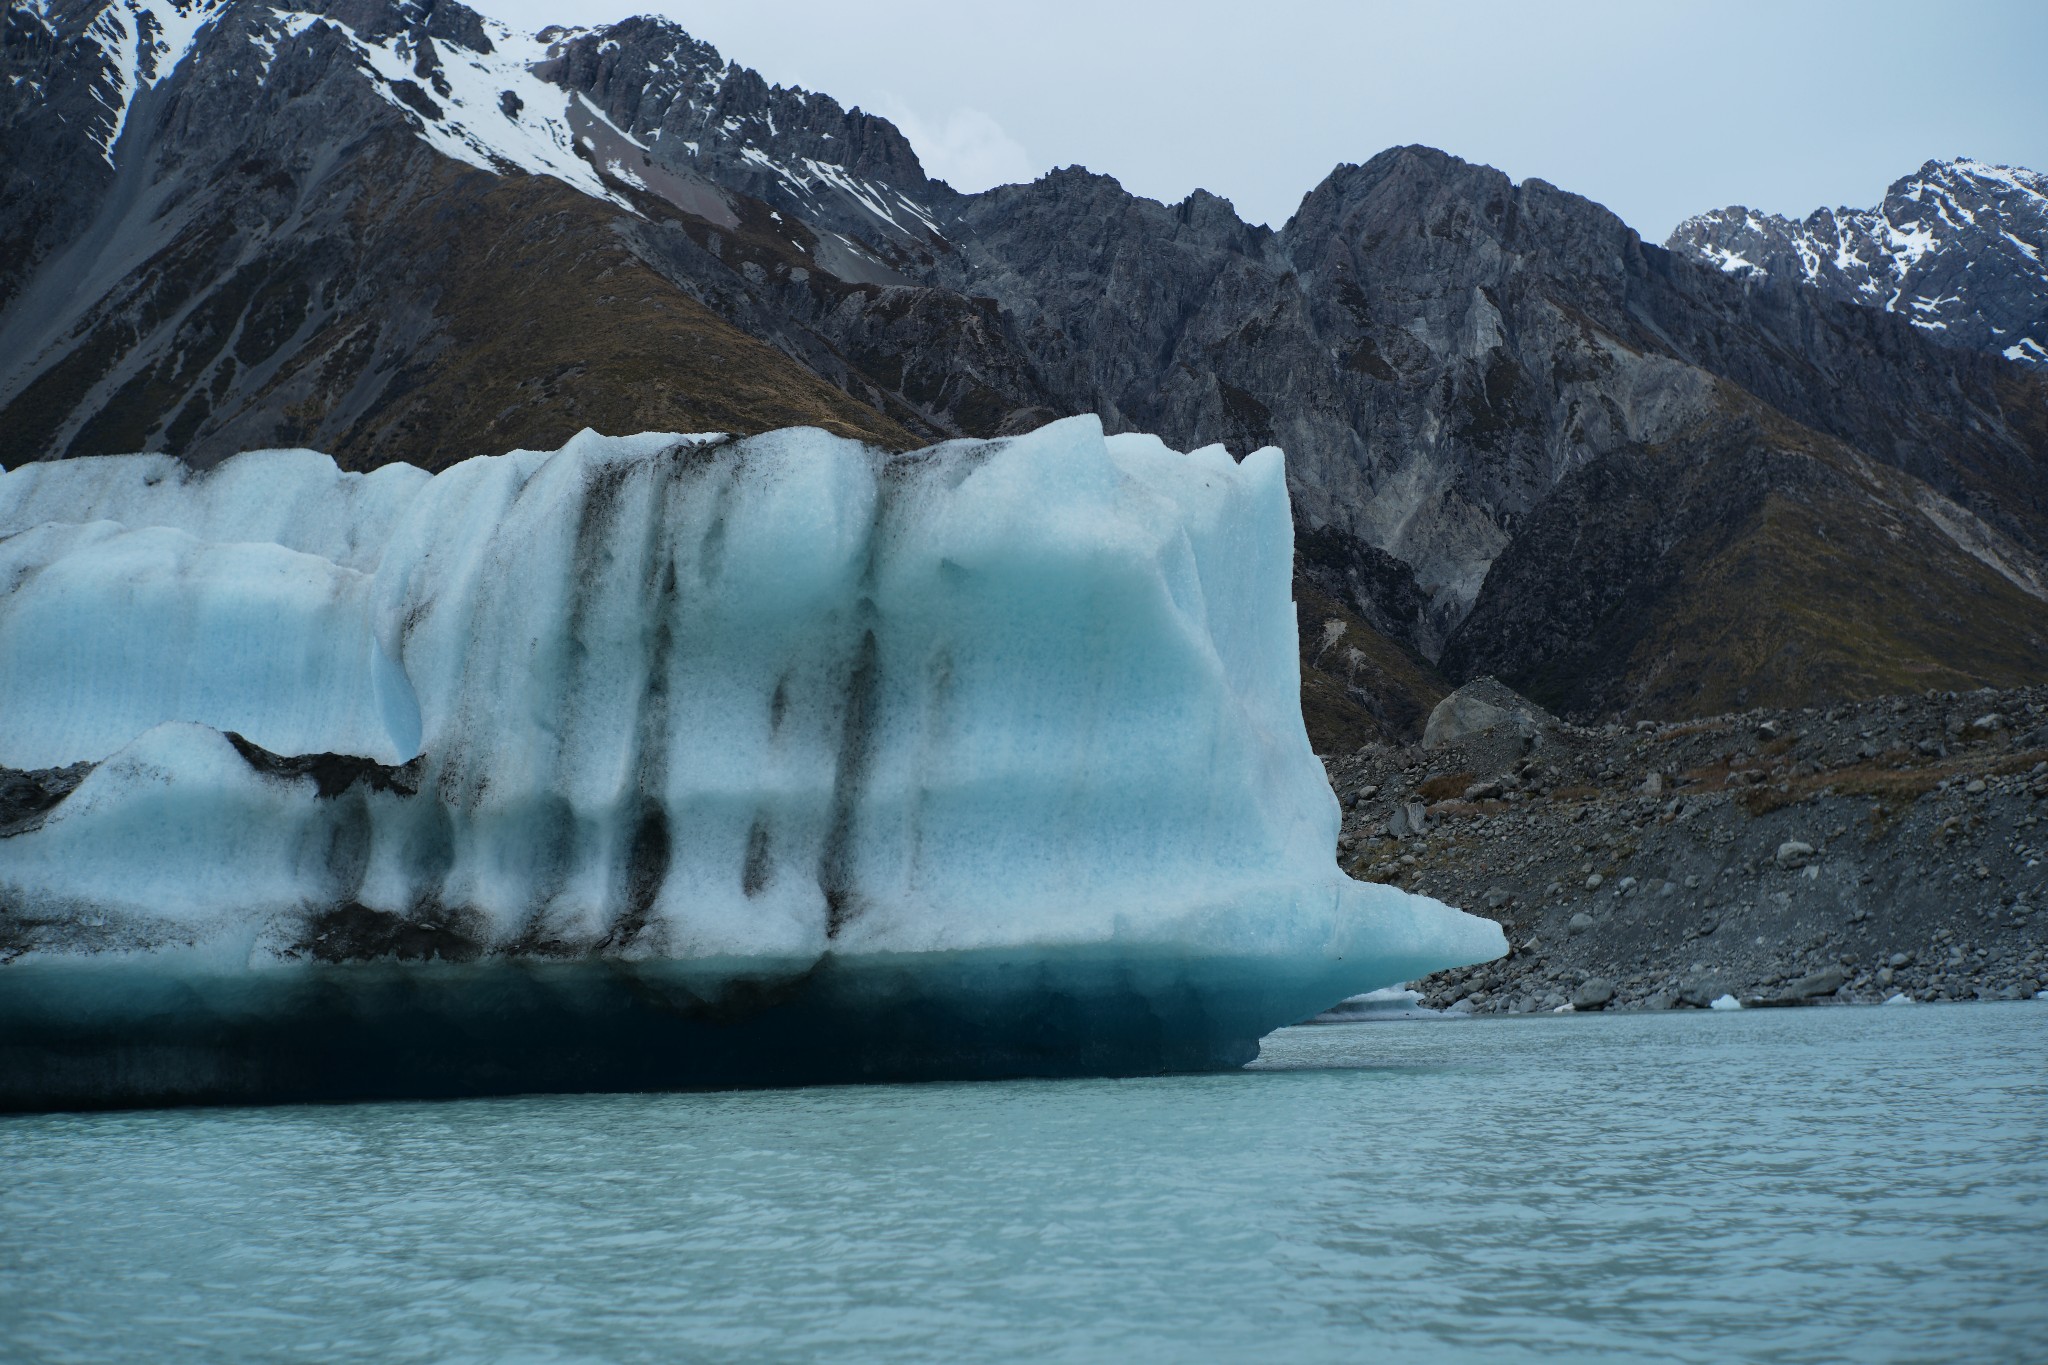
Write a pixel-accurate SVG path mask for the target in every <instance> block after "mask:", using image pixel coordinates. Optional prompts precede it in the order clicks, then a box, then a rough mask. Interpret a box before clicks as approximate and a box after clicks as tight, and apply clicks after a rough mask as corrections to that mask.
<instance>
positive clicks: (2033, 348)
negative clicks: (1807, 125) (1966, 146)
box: [1667, 157, 2048, 365]
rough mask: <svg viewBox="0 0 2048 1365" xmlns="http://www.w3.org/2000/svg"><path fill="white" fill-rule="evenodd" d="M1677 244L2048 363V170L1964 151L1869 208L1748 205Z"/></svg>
mask: <svg viewBox="0 0 2048 1365" xmlns="http://www.w3.org/2000/svg"><path fill="white" fill-rule="evenodd" d="M1667 245H1668V246H1669V247H1670V248H1671V250H1673V251H1677V252H1681V253H1683V254H1686V255H1689V256H1692V257H1694V258H1696V259H1698V260H1701V261H1704V262H1706V263H1707V264H1709V265H1712V266H1714V267H1715V268H1717V269H1719V270H1723V271H1725V272H1727V273H1728V274H1730V275H1734V276H1736V277H1738V278H1749V279H1764V278H1771V279H1787V280H1796V281H1799V282H1802V283H1805V284H1808V285H1811V286H1813V287H1814V288H1816V289H1819V290H1820V291H1822V292H1823V293H1825V294H1827V295H1828V296H1829V297H1831V298H1837V299H1842V300H1844V301H1846V302H1850V303H1861V304H1865V305H1868V306H1870V307H1874V308H1882V309H1884V310H1885V311H1886V312H1888V313H1897V314H1899V315H1900V316H1902V317H1904V318H1905V319H1906V320H1907V321H1908V322H1910V323H1912V324H1913V326H1915V327H1917V328H1919V329H1921V330H1922V331H1923V332H1925V333H1927V334H1928V335H1929V336H1930V337H1931V338H1932V339H1934V340H1936V341H1940V342H1942V343H1944V344H1946V345H1950V346H1967V347H1970V348H1971V349H1974V350H1979V351H1990V352H1993V353H1995V354H1998V355H2002V356H2004V357H2005V358H2006V359H2007V360H2016V361H2023V362H2026V363H2028V364H2036V365H2038V364H2048V175H2043V174H2041V173H2040V172H2039V171H2031V170H2028V169H2026V168H2025V167H2022V166H2000V165H1994V164H1992V163H1989V162H1984V161H1976V160H1973V159H1971V158H1968V157H1959V158H1956V159H1954V160H1950V161H1929V162H1927V163H1925V164H1924V165H1922V166H1921V167H1920V169H1919V170H1918V171H1916V172H1914V173H1913V174H1912V175H1908V176H1904V177H1901V178H1900V179H1898V180H1896V181H1894V182H1893V183H1892V185H1891V188H1890V189H1888V190H1887V191H1886V192H1885V196H1884V201H1883V202H1882V203H1880V204H1879V205H1878V206H1877V207H1875V208H1869V209H1849V208H1836V209H1816V210H1815V211H1814V212H1813V213H1811V214H1809V215H1807V216H1806V217H1805V218H1804V219H1801V220H1799V221H1797V222H1795V221H1793V220H1792V219H1790V218H1783V217H1780V216H1778V215H1776V214H1769V213H1758V212H1756V211H1754V210H1752V209H1747V208H1744V207H1742V206H1741V205H1739V204H1738V205H1735V206H1733V207H1730V208H1725V209H1716V210H1715V211H1713V212H1711V213H1702V214H1698V215H1696V216H1694V217H1691V218H1688V219H1686V220H1685V221H1684V222H1683V223H1680V224H1679V225H1678V227H1677V228H1676V229H1675V230H1674V231H1673V232H1672V234H1671V238H1670V241H1669V242H1668V243H1667Z"/></svg>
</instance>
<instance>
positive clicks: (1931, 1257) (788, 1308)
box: [0, 1002, 2048, 1361]
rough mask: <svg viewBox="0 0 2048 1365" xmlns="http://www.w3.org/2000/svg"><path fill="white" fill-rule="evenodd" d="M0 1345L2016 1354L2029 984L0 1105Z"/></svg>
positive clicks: (2027, 1248)
mask: <svg viewBox="0 0 2048 1365" xmlns="http://www.w3.org/2000/svg"><path fill="white" fill-rule="evenodd" d="M0 1172H4V1173H5V1179H4V1181H0V1357H4V1358H9V1359H13V1358H21V1359H31V1360H106V1359H152V1360H158V1359H171V1360H176V1359H189V1360H209V1361H211V1360H256V1359H263V1360H273V1359H309V1360H320V1361H327V1360H428V1359H431V1360H478V1361H498V1360H585V1359H589V1360H688V1359H733V1360H760V1359H821V1358H831V1359H836V1360H888V1361H904V1360H948V1361H952V1360H991V1359H1025V1358H1028V1359H1034V1360H1042V1359H1053V1360H1115V1361H1132V1360H1346V1361H1350V1360H1373V1359H1380V1358H1387V1357H1393V1356H1396V1355H1399V1354H1406V1353H1413V1354H1414V1355H1415V1356H1416V1358H1420V1359H1446V1358H1470V1357H1480V1356H1483V1357H1486V1358H1490V1359H1497V1358H1513V1357H1525V1356H1526V1357H1537V1356H1540V1357H1550V1358H1562V1359H1582V1358H1586V1357H1588V1356H1609V1357H1611V1356H1620V1355H1649V1356H1656V1357H1663V1358H1670V1359H1678V1360H1700V1361H1710V1360H1711V1361H1723V1360H1729V1359H1740V1358H1748V1359H1765V1360H1771V1359H1783V1360H1814V1359H1834V1358H1851V1357H1853V1358H1855V1359H1858V1360H1872V1359H1921V1360H1935V1359H1957V1358H1964V1359H1997V1360H2016V1359H2035V1360H2039V1359H2044V1358H2048V1005H2042V1004H2036V1003H2032V1002H2026V1003H2019V1004H2012V1005H1968V1006H1954V1007H1945V1008H1944V1007H1934V1006H1920V1007H1915V1008H1911V1009H1906V1008H1892V1009H1878V1008H1868V1009H1813V1010H1788V1011H1773V1012H1755V1013H1741V1014H1696V1013H1695V1014H1667V1015H1624V1016H1580V1017H1541V1018H1533V1019H1501V1020H1478V1021H1469V1022H1457V1023H1454V1022H1441V1023H1434V1022H1417V1023H1374V1024H1349V1025H1338V1026H1329V1027H1322V1028H1305V1029H1293V1030H1288V1031H1286V1032H1283V1033H1281V1034H1277V1035H1275V1036H1274V1037H1273V1038H1271V1039H1269V1040H1268V1041H1267V1046H1266V1050H1265V1055H1264V1056H1263V1057H1262V1059H1261V1060H1260V1062H1259V1063H1257V1064H1256V1066H1255V1068H1254V1069H1251V1070H1248V1071H1244V1072H1240V1073H1234V1074H1227V1075H1215V1076H1201V1077H1186V1078H1167V1079H1157V1080H1141V1081H1059V1082H1022V1083H1001V1084H973V1085H932V1086H902V1087H876V1088H841V1089H817V1090H794V1091H780V1092H756V1093H746V1094H718V1095H663V1096H611V1097H605V1096H599V1097H589V1096H580V1097H542V1098H532V1099H511V1100H478V1101H465V1102H460V1103H444V1104H382V1105H359V1106H348V1107H334V1108H286V1109H240V1110H213V1111H185V1112H156V1113H123V1114H101V1115H56V1116H39V1117H29V1118H13V1119H5V1120H0Z"/></svg>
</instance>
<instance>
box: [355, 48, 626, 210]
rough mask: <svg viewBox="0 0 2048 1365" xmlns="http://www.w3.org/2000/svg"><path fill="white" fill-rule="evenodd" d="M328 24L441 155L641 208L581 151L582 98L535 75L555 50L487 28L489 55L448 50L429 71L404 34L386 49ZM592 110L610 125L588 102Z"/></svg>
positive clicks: (496, 172)
mask: <svg viewBox="0 0 2048 1365" xmlns="http://www.w3.org/2000/svg"><path fill="white" fill-rule="evenodd" d="M319 22H322V23H326V24H330V25H332V26H333V27H334V28H336V29H338V30H340V32H341V33H343V34H344V35H345V36H346V37H347V38H348V41H349V43H350V45H351V46H353V47H354V48H355V50H356V51H357V53H358V54H360V55H361V57H362V58H363V61H364V64H365V65H366V67H367V68H368V69H369V71H370V72H371V73H372V74H373V75H374V76H375V77H376V82H377V92H378V94H380V95H382V96H383V97H384V98H385V99H386V100H388V101H390V103H391V104H392V105H393V106H394V107H396V108H398V109H400V110H401V111H403V112H404V113H405V114H406V115H407V116H408V117H409V118H410V119H411V120H413V122H414V123H415V125H416V126H417V128H418V129H419V134H420V137H421V138H422V139H423V140H424V141H425V142H426V143H427V145H428V146H430V147H432V148H433V149H434V150H435V151H438V152H440V153H442V154H443V155H445V156H450V157H453V158H454V159H455V160H457V161H463V162H467V163H468V164H469V165H472V166H475V167H477V168H479V169H481V170H486V171H490V172H491V173H492V174H494V175H502V174H504V173H505V172H506V171H507V170H516V171H523V172H525V173H527V174H529V175H551V176H553V177H555V178H556V179H557V180H560V181H562V182H563V183H565V184H567V185H570V186H572V187H573V188H575V189H578V190H581V191H583V193H585V194H588V195H590V196H592V197H593V198H597V199H604V200H607V201H609V202H611V203H614V204H617V205H619V206H620V207H621V208H625V209H628V210H630V209H631V208H632V204H631V203H630V202H629V201H628V200H627V199H626V198H625V197H624V196H623V195H621V194H620V193H619V192H618V191H617V190H615V189H613V188H612V187H611V186H610V185H607V184H606V183H605V180H604V177H603V176H602V175H600V174H599V173H598V171H597V169H596V167H595V166H594V165H593V164H592V162H591V161H590V160H589V159H587V158H586V157H585V156H584V155H582V154H581V153H580V152H579V150H578V148H579V143H578V139H577V137H576V134H575V132H574V130H573V129H572V127H571V126H570V104H571V102H572V101H575V100H579V99H581V96H572V95H569V94H568V93H566V92H565V91H563V90H562V89H561V88H560V87H559V86H554V85H550V84H548V83H547V82H546V81H543V80H541V79H540V78H538V77H537V76H535V75H534V74H533V71H532V68H533V67H534V66H535V65H537V64H538V63H540V62H542V61H544V60H546V58H547V44H545V43H543V42H541V41H540V40H538V39H536V38H531V37H528V36H526V35H524V34H520V33H518V32H516V31H514V30H513V29H511V28H510V27H508V26H506V25H505V24H502V23H499V22H497V21H496V20H492V19H486V20H484V30H485V32H486V33H487V34H488V36H489V37H490V40H491V48H492V50H491V51H490V52H473V51H470V50H469V49H467V48H464V47H459V46H457V45H455V44H453V43H439V44H436V45H435V46H434V57H435V58H438V60H437V61H433V62H432V64H431V65H429V64H427V63H423V62H421V60H420V57H421V53H420V52H419V50H418V49H417V48H416V47H415V46H414V44H413V42H412V41H411V39H410V38H409V37H408V36H407V35H405V34H396V35H393V36H392V37H390V38H387V39H384V40H382V41H377V40H372V39H368V38H365V37H363V36H362V35H361V34H358V33H356V32H355V31H354V30H352V29H350V28H348V27H347V26H345V25H343V24H340V23H336V22H335V21H333V20H331V19H322V20H320V21H319ZM423 81H424V82H426V84H423V83H422V82H423ZM584 110H585V112H587V113H588V114H589V115H590V116H591V117H594V118H596V119H599V120H601V121H602V120H603V119H604V116H603V115H602V114H601V113H599V112H597V111H596V110H595V109H593V108H590V106H589V104H588V102H587V101H585V102H584ZM619 136H620V137H621V138H625V134H624V133H619ZM626 140H627V141H629V142H630V141H631V139H630V138H627V139H626ZM634 145H635V146H638V145H639V144H637V143H635V144H634Z"/></svg>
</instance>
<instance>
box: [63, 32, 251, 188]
mask: <svg viewBox="0 0 2048 1365" xmlns="http://www.w3.org/2000/svg"><path fill="white" fill-rule="evenodd" d="M226 3H227V0H118V2H117V3H114V4H110V5H108V6H107V7H106V8H104V9H102V10H101V11H100V12H99V14H98V15H97V16H95V17H94V19H93V21H92V23H91V24H89V25H88V26H87V27H86V30H85V32H86V37H87V38H88V39H90V40H91V41H92V42H93V43H95V44H96V45H98V47H99V49H100V52H101V55H102V56H103V57H104V58H105V61H106V73H107V75H106V80H107V83H106V84H105V85H104V86H101V87H98V88H96V89H95V90H94V94H95V95H96V96H97V97H98V99H99V101H100V103H101V104H102V105H103V106H104V107H105V109H106V123H105V129H106V131H105V132H104V133H103V134H98V135H95V137H94V140H95V141H96V142H97V143H98V144H99V148H100V155H102V156H104V157H105V158H106V159H107V164H108V165H109V166H111V165H113V164H114V144H115V143H117V142H119V141H120V140H121V130H122V129H124V128H126V127H127V126H128V111H129V109H130V108H132V107H133V106H134V104H135V97H136V95H137V94H139V93H140V92H142V91H144V90H147V89H149V88H150V87H152V86H154V85H156V84H157V82H159V81H161V80H163V79H164V78H165V77H167V76H169V75H170V74H171V73H172V72H173V71H175V70H177V69H178V64H179V63H180V62H182V61H184V60H185V54H186V53H187V52H190V51H191V50H192V44H193V41H194V40H195V39H197V38H198V37H199V31H200V30H201V29H203V28H205V27H206V26H207V25H208V24H210V23H212V22H213V21H214V20H215V19H216V18H218V17H219V16H220V12H221V10H222V9H223V8H224V7H225V5H226ZM34 12H35V14H36V17H37V18H38V19H40V20H43V21H44V23H45V25H46V26H47V23H48V20H47V19H46V18H45V15H46V14H47V13H48V10H47V7H34Z"/></svg>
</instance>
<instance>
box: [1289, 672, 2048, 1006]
mask: <svg viewBox="0 0 2048 1365" xmlns="http://www.w3.org/2000/svg"><path fill="white" fill-rule="evenodd" d="M1327 763H1328V768H1329V772H1330V777H1331V782H1332V785H1333V786H1334V787H1335V789H1336V791H1337V794H1338V797H1339V800H1340V801H1341V802H1342V803H1343V806H1344V826H1343V833H1342V835H1341V837H1340V840H1339V845H1338V856H1339V858H1340V860H1341V861H1342V862H1343V864H1344V866H1345V867H1346V869H1347V870H1349V871H1350V872H1351V874H1352V875H1353V876H1355V877H1358V878H1360V879H1362V880H1370V881H1378V882H1386V883H1389V884H1393V885H1398V886H1400V887H1402V888H1404V889H1406V890H1410V891H1415V892H1419V893H1422V894H1425V895H1429V896H1433V897H1436V898H1437V899H1440V900H1442V901H1445V902H1446V903H1448V904H1451V905H1455V906H1460V907H1462V908H1465V909H1468V910H1470V911H1472V912H1473V913H1475V914H1484V915H1488V916H1490V917H1492V918H1494V919H1497V920H1499V921H1500V923H1501V925H1502V927H1503V928H1504V929H1505V930H1506V932H1507V935H1508V940H1509V943H1510V945H1511V947H1510V953H1509V955H1508V956H1507V957H1506V958H1504V959H1502V960H1500V961H1498V962H1493V963H1488V964H1485V965H1482V966H1477V967H1471V968H1465V969H1461V970H1457V971H1450V972H1443V973H1439V974H1437V975H1434V976H1431V977H1427V978H1425V979H1423V980H1422V981H1420V982H1417V983H1415V984H1416V988H1417V989H1418V990H1420V991H1421V992H1422V993H1423V997H1424V1001H1425V1003H1426V1004H1428V1005H1429V1006H1431V1007H1434V1008H1439V1009H1444V1008H1448V1009H1452V1010H1456V1011H1460V1012H1469V1013H1475V1014H1498V1013H1514V1014H1519V1013H1531V1012H1537V1011H1545V1010H1556V1009H1559V1008H1562V1007H1565V1006H1570V1007H1572V1008H1574V1009H1579V1010H1587V1009H1670V1008H1685V1007H1694V1008H1704V1007H1707V1006H1709V1005H1711V1004H1712V1003H1713V1002H1715V1001H1717V1000H1722V999H1723V998H1724V997H1729V998H1732V999H1733V1000H1734V1001H1736V1002H1740V1003H1742V1004H1744V1005H1746V1006H1749V1007H1757V1006H1772V1005H1801V1004H1818V1003H1876V1002H1880V1001H1885V1000H1888V999H1892V998H1895V997H1899V996H1904V997H1905V998H1907V999H1911V1000H1915V1001H1932V1000H1970V999H1994V1000H2009V999H2024V998H2027V997H2031V996H2033V995H2034V994H2035V993H2036V992H2037V991H2040V990H2043V989H2044V988H2048V908H2044V907H2048V831H2044V830H2042V829H2040V825H2041V822H2042V819H2043V817H2044V816H2048V687H2034V688H2025V689H2016V690H2006V691H1996V690H1991V689H1985V690H1982V691H1976V692H1965V693H1955V692H1930V693H1925V694H1920V695H1913V696H1902V697H1887V698H1882V699H1878V700H1873V701H1865V702H1858V703H1853V704H1848V705H1842V706H1837V707H1834V708H1809V709H1804V710H1789V711H1746V712H1739V713H1733V714H1728V715H1721V716H1713V717H1709V718H1705V719H1699V720H1689V721H1683V722H1673V723H1655V722H1641V723H1639V724H1637V725H1635V726H1633V727H1625V726H1621V725H1616V724H1609V725H1605V726H1597V727H1587V726H1577V725H1571V724H1566V723H1564V722H1561V721H1559V720H1557V719H1555V718H1554V717H1551V716H1549V715H1547V714H1545V713H1544V712H1543V711H1541V710H1540V709H1539V708H1537V707H1536V706H1535V705H1534V704H1533V703H1531V702H1529V701H1527V700H1526V699H1524V698H1521V697H1518V696H1516V695H1515V694H1514V693H1513V692H1510V691H1509V690H1508V689H1507V688H1505V687H1502V686H1501V685H1500V684H1498V683H1495V682H1493V681H1492V680H1491V679H1483V680H1480V681H1479V682H1475V683H1472V684H1468V685H1467V686H1466V687H1464V688H1461V689H1460V690H1459V691H1458V692H1456V693H1454V694H1452V695H1451V696H1450V697H1447V698H1445V699H1444V701H1443V702H1442V703H1441V704H1440V705H1439V706H1438V707H1437V709H1436V710H1435V711H1434V712H1433V713H1432V715H1431V717H1430V722H1429V726H1428V729H1427V730H1426V731H1425V733H1424V737H1423V740H1422V742H1421V743H1420V744H1418V745H1387V744H1378V745H1368V746H1366V747H1364V748H1362V749H1359V750H1357V751H1356V752H1354V753H1351V754H1348V755H1343V756H1340V757H1334V758H1331V759H1329V760H1327Z"/></svg>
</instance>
